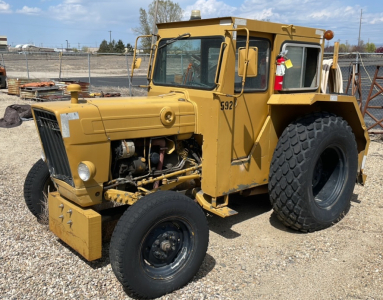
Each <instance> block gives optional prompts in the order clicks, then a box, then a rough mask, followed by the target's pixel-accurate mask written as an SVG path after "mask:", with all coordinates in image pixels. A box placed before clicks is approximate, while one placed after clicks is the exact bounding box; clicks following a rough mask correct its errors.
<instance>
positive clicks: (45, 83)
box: [20, 81, 55, 88]
mask: <svg viewBox="0 0 383 300" xmlns="http://www.w3.org/2000/svg"><path fill="white" fill-rule="evenodd" d="M54 85H55V83H54V82H53V81H40V82H31V83H25V84H22V85H20V88H26V87H45V86H54Z"/></svg>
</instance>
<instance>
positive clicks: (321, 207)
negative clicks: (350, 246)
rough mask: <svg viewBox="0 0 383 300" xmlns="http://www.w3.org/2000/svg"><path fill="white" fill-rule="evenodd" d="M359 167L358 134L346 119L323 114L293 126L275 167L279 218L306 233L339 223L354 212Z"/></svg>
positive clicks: (273, 194)
mask: <svg viewBox="0 0 383 300" xmlns="http://www.w3.org/2000/svg"><path fill="white" fill-rule="evenodd" d="M357 166H358V152H357V147H356V142H355V136H354V134H353V133H352V130H351V128H350V126H348V124H347V122H346V121H345V120H343V119H342V118H341V117H339V116H336V115H334V114H330V113H327V112H321V113H313V114H309V115H307V116H304V117H302V118H300V119H298V120H296V121H295V122H293V123H291V124H290V125H289V126H288V127H287V128H286V129H285V130H284V132H283V133H282V135H281V137H280V139H279V141H278V144H277V147H276V149H275V152H274V155H273V159H272V163H271V167H270V177H269V194H270V200H271V204H272V205H273V209H274V211H275V212H276V214H277V216H278V218H279V219H280V220H281V221H282V222H283V223H284V224H285V225H286V226H289V227H291V228H293V229H297V230H300V231H304V232H306V231H315V230H320V229H323V228H326V227H329V226H331V225H332V224H334V223H336V222H338V221H339V220H340V219H342V218H343V216H344V215H345V214H346V213H347V212H348V210H349V208H350V199H351V196H352V192H353V190H354V186H355V180H356V175H357Z"/></svg>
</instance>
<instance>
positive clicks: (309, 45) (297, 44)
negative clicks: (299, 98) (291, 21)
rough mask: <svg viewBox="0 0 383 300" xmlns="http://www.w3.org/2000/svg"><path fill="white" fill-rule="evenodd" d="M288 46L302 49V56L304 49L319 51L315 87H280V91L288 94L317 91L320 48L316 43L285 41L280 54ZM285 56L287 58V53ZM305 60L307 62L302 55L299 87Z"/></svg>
mask: <svg viewBox="0 0 383 300" xmlns="http://www.w3.org/2000/svg"><path fill="white" fill-rule="evenodd" d="M288 46H291V47H302V52H303V54H304V53H305V52H304V50H305V49H306V48H316V49H319V53H318V60H317V79H316V86H315V87H300V88H283V86H282V91H285V92H289V91H316V90H318V88H319V85H320V75H321V73H320V72H321V59H322V46H321V45H320V44H318V43H310V42H298V41H287V42H284V43H283V44H282V46H281V52H283V51H285V50H286V47H288ZM286 56H287V58H289V53H287V54H286ZM305 60H306V61H307V57H306V56H305V55H302V70H301V78H300V83H301V85H302V82H303V66H306V64H304V63H305ZM286 71H287V70H286ZM285 76H286V75H285Z"/></svg>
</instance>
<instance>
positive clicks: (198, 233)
mask: <svg viewBox="0 0 383 300" xmlns="http://www.w3.org/2000/svg"><path fill="white" fill-rule="evenodd" d="M208 241H209V229H208V225H207V220H206V217H205V214H204V213H203V211H202V209H201V208H200V207H199V206H198V205H197V204H196V203H195V202H194V201H193V200H191V199H190V198H188V197H186V196H184V195H180V194H178V193H176V192H170V191H166V192H161V191H160V192H156V193H153V194H149V195H148V196H145V197H144V198H143V199H140V200H139V201H138V202H137V203H136V204H134V205H133V206H132V207H130V208H129V209H128V210H127V211H126V212H125V213H124V214H123V216H122V217H121V218H120V220H119V222H118V224H117V226H116V229H115V230H114V232H113V235H112V239H111V243H110V252H109V256H110V262H111V266H112V269H113V271H114V273H115V275H116V277H117V279H118V280H119V281H120V282H121V284H122V285H123V286H124V287H125V289H127V290H128V291H130V292H131V293H133V294H135V295H137V296H139V297H141V298H156V297H160V296H162V295H164V294H166V293H170V292H172V291H174V290H176V289H179V288H181V287H182V286H184V285H185V284H187V283H188V282H189V281H190V280H191V279H192V278H193V276H194V275H195V274H196V273H197V271H198V270H199V268H200V266H201V264H202V261H203V259H204V257H205V254H206V250H207V246H208Z"/></svg>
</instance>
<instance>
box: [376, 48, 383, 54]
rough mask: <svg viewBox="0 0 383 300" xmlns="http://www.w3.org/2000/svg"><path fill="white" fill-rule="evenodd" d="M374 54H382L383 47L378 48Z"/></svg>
mask: <svg viewBox="0 0 383 300" xmlns="http://www.w3.org/2000/svg"><path fill="white" fill-rule="evenodd" d="M375 53H383V47H379V48H378V49H376V50H375Z"/></svg>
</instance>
